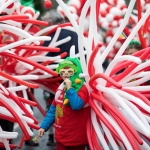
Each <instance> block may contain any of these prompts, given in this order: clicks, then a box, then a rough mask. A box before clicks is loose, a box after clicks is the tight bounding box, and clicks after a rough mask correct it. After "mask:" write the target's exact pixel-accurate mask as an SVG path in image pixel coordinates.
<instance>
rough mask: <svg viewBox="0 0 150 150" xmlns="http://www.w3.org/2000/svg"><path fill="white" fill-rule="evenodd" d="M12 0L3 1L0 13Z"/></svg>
mask: <svg viewBox="0 0 150 150" xmlns="http://www.w3.org/2000/svg"><path fill="white" fill-rule="evenodd" d="M11 3H14V0H8V1H5V3H4V4H3V5H2V6H1V7H0V14H1V13H2V12H3V11H4V10H5V9H6V8H7V7H8V6H9V5H10V4H11Z"/></svg>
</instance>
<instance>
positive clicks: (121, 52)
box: [115, 0, 150, 58]
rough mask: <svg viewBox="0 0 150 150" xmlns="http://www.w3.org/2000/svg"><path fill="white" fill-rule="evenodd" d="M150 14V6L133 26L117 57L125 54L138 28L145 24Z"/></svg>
mask: <svg viewBox="0 0 150 150" xmlns="http://www.w3.org/2000/svg"><path fill="white" fill-rule="evenodd" d="M132 1H133V0H132ZM149 14H150V7H149V8H147V10H146V12H145V13H144V15H143V16H142V18H141V19H140V20H139V22H138V23H137V24H136V26H135V27H134V28H133V30H132V32H131V33H130V35H129V36H128V38H127V39H126V41H125V42H124V43H123V45H122V46H121V48H120V50H119V51H118V53H117V54H116V56H115V58H116V57H118V56H120V55H122V54H123V52H124V51H125V49H126V47H127V46H128V44H129V43H130V41H131V40H132V39H133V38H134V36H135V35H136V34H137V32H138V30H139V29H140V28H141V26H142V25H143V24H144V22H145V21H146V19H147V18H148V17H149Z"/></svg>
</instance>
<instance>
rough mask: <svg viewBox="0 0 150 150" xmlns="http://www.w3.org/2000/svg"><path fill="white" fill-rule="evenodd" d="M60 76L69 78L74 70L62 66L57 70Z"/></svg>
mask: <svg viewBox="0 0 150 150" xmlns="http://www.w3.org/2000/svg"><path fill="white" fill-rule="evenodd" d="M59 74H60V76H61V77H62V78H63V80H65V79H70V77H71V76H73V75H74V70H73V69H72V68H62V69H60V71H59Z"/></svg>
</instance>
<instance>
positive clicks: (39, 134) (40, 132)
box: [38, 128, 45, 138]
mask: <svg viewBox="0 0 150 150" xmlns="http://www.w3.org/2000/svg"><path fill="white" fill-rule="evenodd" d="M44 132H45V129H42V128H41V129H39V130H38V136H39V137H40V138H42V136H43V135H44Z"/></svg>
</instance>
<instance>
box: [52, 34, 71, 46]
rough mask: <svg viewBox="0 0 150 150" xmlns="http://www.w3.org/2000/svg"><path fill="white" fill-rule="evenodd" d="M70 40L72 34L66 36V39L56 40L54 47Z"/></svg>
mask: <svg viewBox="0 0 150 150" xmlns="http://www.w3.org/2000/svg"><path fill="white" fill-rule="evenodd" d="M70 40H71V36H68V37H66V38H64V39H62V40H59V41H57V42H55V43H54V47H57V46H59V45H62V44H64V43H67V42H69V41H70Z"/></svg>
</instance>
